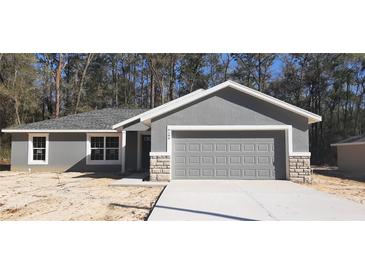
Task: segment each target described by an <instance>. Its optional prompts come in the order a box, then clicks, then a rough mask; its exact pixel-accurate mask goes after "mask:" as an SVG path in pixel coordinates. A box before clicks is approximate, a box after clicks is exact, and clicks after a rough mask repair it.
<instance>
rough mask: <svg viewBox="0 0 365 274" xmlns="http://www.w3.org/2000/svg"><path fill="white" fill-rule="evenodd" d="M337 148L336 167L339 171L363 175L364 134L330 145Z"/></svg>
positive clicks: (364, 164)
mask: <svg viewBox="0 0 365 274" xmlns="http://www.w3.org/2000/svg"><path fill="white" fill-rule="evenodd" d="M331 146H333V147H336V148H337V166H338V168H339V169H340V170H344V171H352V172H362V173H364V174H365V134H363V135H359V136H354V137H350V138H347V139H345V140H342V141H340V142H338V143H335V144H331Z"/></svg>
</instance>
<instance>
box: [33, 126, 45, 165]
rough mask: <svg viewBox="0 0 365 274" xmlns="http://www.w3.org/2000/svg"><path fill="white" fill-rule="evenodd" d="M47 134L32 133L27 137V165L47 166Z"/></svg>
mask: <svg viewBox="0 0 365 274" xmlns="http://www.w3.org/2000/svg"><path fill="white" fill-rule="evenodd" d="M48 136H49V135H48V133H32V134H29V135H28V164H29V165H47V164H48V150H49V149H48V148H49V145H48Z"/></svg>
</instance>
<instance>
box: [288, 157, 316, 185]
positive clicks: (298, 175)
mask: <svg viewBox="0 0 365 274" xmlns="http://www.w3.org/2000/svg"><path fill="white" fill-rule="evenodd" d="M289 180H290V181H292V182H294V183H311V166H310V156H289Z"/></svg>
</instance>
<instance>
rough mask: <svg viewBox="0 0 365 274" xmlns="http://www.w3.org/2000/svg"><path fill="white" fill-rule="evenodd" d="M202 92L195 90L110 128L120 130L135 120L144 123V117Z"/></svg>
mask: <svg viewBox="0 0 365 274" xmlns="http://www.w3.org/2000/svg"><path fill="white" fill-rule="evenodd" d="M203 90H204V89H198V90H196V91H194V92H192V93H189V94H186V95H184V96H181V97H179V98H176V99H174V100H172V101H170V102H167V103H165V104H163V105H161V106H158V107H155V108H153V109H151V110H147V111H146V112H143V113H141V114H138V115H136V116H134V117H131V118H129V119H127V120H125V121H122V122H120V123H118V124H115V125H113V126H112V128H113V129H117V128H120V127H122V126H124V125H127V124H129V123H131V122H133V121H135V120H140V121H142V120H143V121H145V119H143V117H144V116H146V115H149V114H152V113H154V112H156V111H161V110H162V109H164V108H166V107H169V106H171V105H172V104H176V103H177V102H180V101H183V100H187V99H188V98H189V97H191V96H193V95H194V94H195V92H199V91H203Z"/></svg>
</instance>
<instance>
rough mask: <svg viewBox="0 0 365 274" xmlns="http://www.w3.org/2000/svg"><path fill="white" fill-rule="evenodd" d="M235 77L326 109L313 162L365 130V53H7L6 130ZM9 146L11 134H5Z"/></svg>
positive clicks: (1, 59) (164, 97)
mask: <svg viewBox="0 0 365 274" xmlns="http://www.w3.org/2000/svg"><path fill="white" fill-rule="evenodd" d="M227 79H232V80H234V81H237V82H239V83H241V84H243V85H246V86H248V87H251V88H254V89H257V90H259V91H261V92H264V93H266V94H269V95H272V96H275V97H276V98H279V99H281V100H283V101H286V102H288V103H291V104H294V105H297V106H299V107H302V108H304V109H306V110H309V111H312V112H314V113H317V114H319V115H322V118H323V122H322V123H318V124H314V125H313V126H311V128H310V132H309V133H310V146H311V151H312V161H313V162H317V163H331V162H333V152H332V150H331V149H330V144H331V143H333V142H336V141H338V140H340V139H343V138H346V137H348V136H352V135H358V134H362V133H363V132H364V129H365V105H364V93H365V55H364V54H324V53H321V54H238V53H234V54H228V53H226V54H94V53H87V54H79V53H77V54H76V53H67V54H66V53H53V54H1V53H0V128H5V127H8V126H11V125H20V124H23V123H29V122H35V121H40V120H44V119H53V118H57V117H61V116H64V115H68V114H74V113H80V112H85V111H90V110H94V109H101V108H105V107H126V108H127V107H128V108H153V107H156V106H159V105H161V104H164V103H166V102H168V101H171V100H173V99H175V98H178V97H180V96H183V95H185V94H188V93H190V92H192V91H194V90H196V89H199V88H205V89H206V88H208V87H211V86H213V85H216V84H219V83H221V82H223V81H225V80H227ZM1 140H2V143H3V145H2V146H3V147H6V146H8V144H9V137H6V136H2V139H1Z"/></svg>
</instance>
